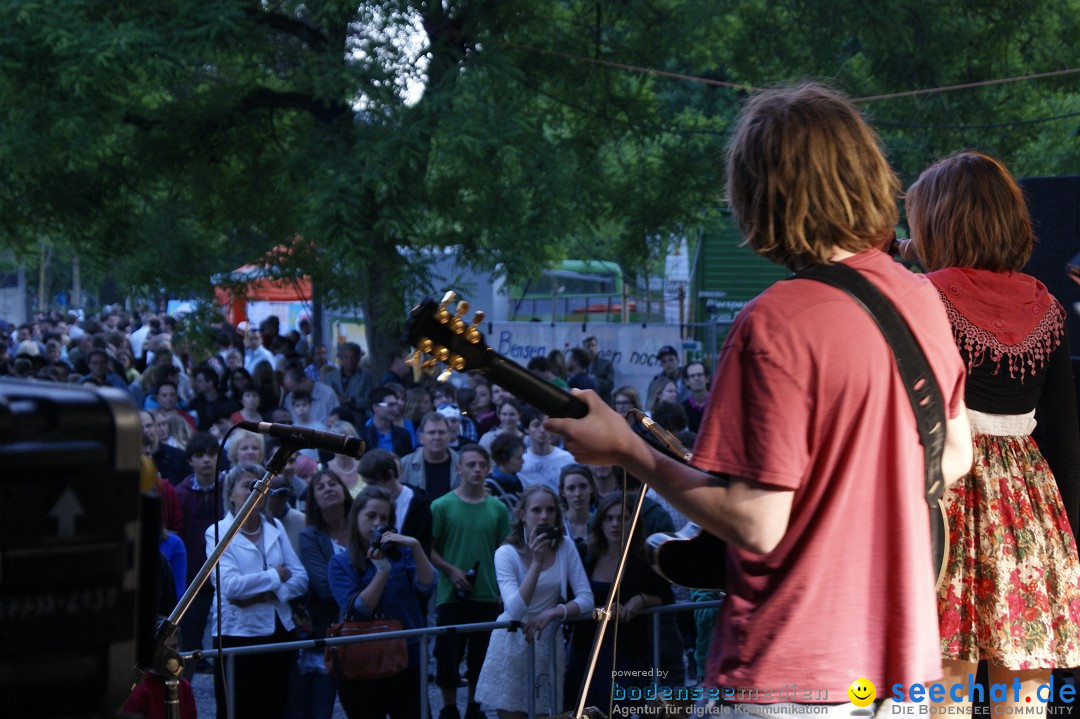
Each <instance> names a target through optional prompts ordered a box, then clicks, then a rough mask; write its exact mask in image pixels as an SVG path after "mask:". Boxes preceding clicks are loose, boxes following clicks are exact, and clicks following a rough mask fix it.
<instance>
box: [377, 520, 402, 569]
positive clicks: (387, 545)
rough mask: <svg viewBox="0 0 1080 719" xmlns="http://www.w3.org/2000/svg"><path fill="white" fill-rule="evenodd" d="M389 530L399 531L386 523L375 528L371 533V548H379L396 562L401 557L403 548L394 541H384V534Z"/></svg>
mask: <svg viewBox="0 0 1080 719" xmlns="http://www.w3.org/2000/svg"><path fill="white" fill-rule="evenodd" d="M387 532H397V530H396V529H394V528H393V527H388V526H386V525H385V524H382V525H379V526H378V527H375V530H374V531H373V532H372V533H371V548H372V549H377V550H379V551H380V552H382V553H383V554H384V555H385V556H386V558H387V559H389V560H390V561H392V562H396V561H398V560H399V559H401V548H400V547H398V546H397V545H396V544H394V543H393V542H384V541H383V535H384V534H386V533H387Z"/></svg>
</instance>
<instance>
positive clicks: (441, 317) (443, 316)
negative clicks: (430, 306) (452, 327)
mask: <svg viewBox="0 0 1080 719" xmlns="http://www.w3.org/2000/svg"><path fill="white" fill-rule="evenodd" d="M456 298H457V295H456V294H455V293H454V291H453V290H450V291H449V292H447V293H446V294H445V295H443V298H442V300H441V301H440V302H439V309H437V310H436V311H435V319H436V320H438V321H439V322H442V323H443V324H444V325H445V324H449V323H450V310H448V309H446V308H447V306H449V304H450V303H451V302H453V301H454V300H455V299H456Z"/></svg>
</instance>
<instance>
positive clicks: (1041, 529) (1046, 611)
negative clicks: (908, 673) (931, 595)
mask: <svg viewBox="0 0 1080 719" xmlns="http://www.w3.org/2000/svg"><path fill="white" fill-rule="evenodd" d="M974 442H975V465H974V469H973V471H972V472H971V474H969V475H967V476H966V477H964V478H963V479H961V480H959V481H957V482H956V483H955V484H954V485H953V486H952V487H950V488H949V489H948V490H947V491H946V492H945V496H944V499H945V510H946V516H947V517H948V520H949V556H948V558H947V560H946V562H947V566H946V568H945V577H944V579H943V581H942V583H941V586H940V587H939V588H938V617H939V618H940V632H941V655H942V657H944V658H945V659H954V660H961V661H971V662H974V661H979V660H980V659H986V660H988V661H990V662H992V663H994V664H997V665H1000V666H1002V667H1004V668H1006V669H1012V670H1019V669H1039V668H1043V669H1048V668H1054V667H1075V666H1080V561H1078V560H1077V553H1076V541H1075V539H1074V538H1073V533H1072V529H1071V528H1070V527H1069V520H1068V517H1067V516H1066V514H1065V509H1064V506H1063V505H1062V502H1061V494H1060V493H1059V492H1058V488H1057V484H1056V483H1055V481H1054V475H1053V474H1052V473H1051V472H1050V469H1049V467H1047V465H1046V460H1044V459H1043V456H1042V453H1041V452H1040V451H1039V448H1038V447H1037V446H1036V445H1035V442H1034V441H1033V440H1032V439H1031V437H1029V436H1000V435H987V434H976V435H975V440H974Z"/></svg>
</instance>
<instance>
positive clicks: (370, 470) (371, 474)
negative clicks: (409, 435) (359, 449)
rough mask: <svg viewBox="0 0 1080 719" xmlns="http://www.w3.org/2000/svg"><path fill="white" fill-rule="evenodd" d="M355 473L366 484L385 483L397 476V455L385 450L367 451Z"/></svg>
mask: <svg viewBox="0 0 1080 719" xmlns="http://www.w3.org/2000/svg"><path fill="white" fill-rule="evenodd" d="M356 471H357V472H358V473H359V474H360V476H361V477H363V478H364V479H365V480H367V481H368V482H385V481H387V480H390V479H396V478H397V476H398V465H397V455H395V454H394V453H393V452H388V451H387V450H385V449H377V448H376V449H369V450H368V451H367V452H365V453H364V456H363V457H361V458H360V463H359V465H357V468H356Z"/></svg>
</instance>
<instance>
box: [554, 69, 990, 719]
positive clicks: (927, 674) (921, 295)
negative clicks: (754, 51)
mask: <svg viewBox="0 0 1080 719" xmlns="http://www.w3.org/2000/svg"><path fill="white" fill-rule="evenodd" d="M727 176H728V194H729V201H730V203H731V206H732V208H733V210H734V213H735V215H736V217H737V218H738V221H739V226H740V228H741V230H742V232H743V234H744V235H745V237H746V239H747V241H748V243H749V244H750V245H751V247H753V248H754V250H755V251H757V252H758V253H759V254H761V255H763V256H765V257H766V258H768V259H770V260H772V261H774V262H777V263H780V264H784V265H786V266H788V267H790V268H792V269H799V268H801V267H804V266H807V265H809V264H813V263H830V262H842V263H844V264H846V265H848V266H849V267H852V268H854V269H855V270H857V271H858V272H860V273H861V274H862V275H863V276H864V277H866V278H867V279H869V280H870V281H871V282H872V283H873V284H874V285H875V286H876V287H877V288H878V289H880V290H881V291H882V292H883V293H884V294H885V295H886V296H887V297H888V298H889V299H890V300H891V301H892V302H893V303H894V304H895V305H896V306H897V307H898V309H899V311H900V313H901V314H902V315H903V316H904V318H905V319H906V320H907V322H908V324H909V325H910V326H911V328H912V331H913V332H914V333H915V335H916V338H917V339H918V341H919V344H920V346H921V347H922V349H923V351H924V352H925V354H926V356H927V359H928V361H929V363H930V366H931V368H932V370H933V372H934V374H935V376H936V378H937V380H938V383H939V385H940V387H941V391H942V394H943V395H944V399H945V402H946V405H947V407H946V414H947V416H948V417H949V419H948V421H947V427H946V433H947V437H946V442H945V445H946V446H945V451H944V456H943V459H942V470H943V473H944V476H945V478H946V479H947V480H948V481H950V482H951V481H953V480H955V479H956V478H958V477H960V476H962V475H963V474H964V473H965V472H966V471H967V470H968V469H969V467H970V466H971V461H972V455H971V438H970V434H969V431H968V426H967V418H966V414H965V408H964V403H963V394H964V392H963V388H964V367H963V365H962V364H961V362H960V358H959V356H958V354H957V352H956V349H955V345H954V343H953V340H952V337H951V333H950V330H949V326H948V323H947V322H946V318H945V313H944V311H943V308H942V305H941V302H940V301H939V299H938V297H937V293H936V291H935V290H934V288H933V287H932V286H931V285H930V284H929V283H928V282H926V281H925V280H923V279H922V278H921V277H918V276H916V275H914V274H912V273H910V272H908V271H907V270H906V269H904V268H903V267H902V266H901V265H899V264H897V263H895V262H893V261H892V259H891V258H890V257H889V256H888V255H887V254H885V253H884V252H881V251H880V250H879V249H878V248H879V247H882V246H883V245H885V244H886V242H887V240H888V239H889V238H891V233H892V230H893V228H894V226H895V224H896V222H897V208H896V197H897V196H898V194H899V183H898V180H897V178H896V176H895V175H894V173H893V172H892V171H891V169H890V168H889V166H888V164H887V162H886V160H885V158H884V156H883V155H882V153H881V151H880V149H879V148H878V145H877V141H876V138H875V135H874V133H873V131H872V130H871V129H870V128H869V127H868V126H867V125H866V124H865V123H864V122H863V121H862V119H861V118H860V116H859V114H858V112H857V111H856V110H855V108H854V107H853V106H852V105H851V103H850V102H848V101H847V100H846V99H844V98H843V97H841V96H840V95H839V94H837V93H836V92H835V91H833V90H831V89H828V88H825V87H822V86H820V85H815V84H806V85H800V86H797V87H793V88H784V89H778V90H770V91H766V92H763V93H760V94H758V95H756V96H754V97H752V98H751V99H750V100H749V102H748V103H747V105H746V107H745V108H744V110H743V112H742V114H741V116H740V119H739V122H738V126H737V128H736V130H735V133H734V135H733V139H732V144H731V147H730V149H729V153H728V161H727ZM577 395H578V397H579V398H580V399H582V400H584V401H585V402H586V403H587V405H588V415H587V416H586V417H585V418H584V419H580V420H573V419H549V420H548V422H547V426H548V427H550V429H551V430H552V431H553V432H556V433H558V434H560V435H562V436H563V437H564V438H565V440H566V445H567V448H568V449H569V450H570V451H571V452H573V454H574V456H575V457H577V458H578V459H579V460H580V461H583V462H588V463H590V464H607V463H610V464H617V465H621V466H623V467H625V468H626V469H627V470H628V471H630V472H631V473H632V474H634V475H636V476H638V477H641V478H642V479H643V480H645V481H647V482H649V483H650V484H651V485H652V486H653V487H655V488H656V489H657V490H658V491H659V492H660V493H661V494H663V495H664V496H665V497H667V499H668V500H669V501H670V502H671V503H672V504H673V505H674V506H675V507H676V508H677V509H679V510H680V511H682V512H683V513H685V514H686V515H687V516H688V517H689V518H690V519H691V520H693V521H694V522H697V523H698V524H700V525H701V526H702V527H703V528H704V529H705V530H706V531H708V532H710V533H712V534H715V535H717V536H719V537H721V538H722V539H724V540H726V541H727V542H728V545H727V555H728V556H727V558H726V559H727V567H728V569H727V585H726V591H727V601H726V603H725V605H724V607H723V613H722V616H721V617H720V618H719V620H718V622H717V627H718V629H717V633H716V635H715V637H714V640H713V643H712V649H711V653H710V657H709V664H708V669H707V672H706V683H707V684H709V685H711V686H715V687H721V688H722V690H721V691H720V695H721V697H722V699H723V700H724V701H725V702H726V703H728V704H730V705H732V706H731V707H729V708H728V710H727V711H728V712H729V713H736V714H743V715H746V716H753V715H761V714H763V713H765V714H768V715H769V716H773V715H777V714H787V713H789V712H790V713H802V712H803V711H805V710H803V709H800V708H799V707H798V706H792V707H790V708H785V707H778V706H775V705H777V704H782V703H791V704H793V705H797V704H819V705H828V706H826V707H818V709H817V710H816V711H817V712H824V713H826V714H828V715H830V716H844V717H848V716H850V712H851V710H852V709H853V705H852V704H851V703H850V702H849V701H848V693H847V691H848V688H849V686H851V685H852V684H853V682H855V681H856V680H857V679H860V678H866V679H869V680H870V681H871V682H873V683H874V685H876V687H877V696H878V697H879V698H880V697H884V696H887V695H888V693H889V688H890V687H891V686H892V685H893V684H896V683H903V684H904V685H905V686H910V685H911V684H914V683H917V682H926V681H929V680H934V679H937V678H939V677H941V675H942V671H941V661H940V658H939V649H938V622H937V613H936V607H935V598H934V577H933V573H932V567H931V561H930V535H929V529H928V524H929V522H928V520H927V505H926V501H925V486H926V482H925V472H924V465H923V454H922V450H921V447H920V444H919V436H918V432H917V425H916V420H915V416H914V412H913V411H912V407H911V404H910V402H909V399H908V396H907V395H906V394H905V390H904V387H903V384H902V382H901V379H900V376H899V374H898V372H897V369H896V362H895V360H894V357H893V353H892V350H891V349H890V347H889V345H888V344H887V343H886V341H885V339H884V337H883V335H882V333H881V331H880V330H879V329H878V328H877V326H876V325H875V324H874V323H873V321H872V320H871V319H870V317H869V315H868V314H867V313H866V311H865V310H864V309H862V308H861V307H859V306H858V305H856V303H855V302H853V301H852V299H851V298H850V297H848V296H847V295H846V294H845V293H844V292H843V291H841V290H839V289H836V288H833V287H830V286H827V285H824V284H822V283H819V282H815V281H810V280H806V279H795V280H792V281H787V282H778V283H777V284H775V285H774V286H773V287H771V288H770V289H768V290H767V291H765V292H764V293H763V294H762V295H761V296H759V297H758V298H757V299H756V300H754V301H753V302H751V303H750V304H749V305H748V306H747V307H746V309H745V310H744V311H743V312H742V313H741V314H740V315H739V317H738V319H737V320H736V322H735V324H734V326H733V327H732V329H731V333H730V335H729V336H728V339H727V341H726V343H725V345H724V348H723V350H722V351H721V354H720V358H719V361H718V364H717V368H716V373H715V378H714V381H713V387H712V390H711V392H710V395H709V399H708V402H707V405H706V408H705V411H704V417H703V420H702V425H701V431H700V433H699V435H698V438H697V442H696V445H695V447H694V456H693V460H692V465H693V466H688V465H685V464H681V463H679V462H678V461H676V460H674V459H671V458H669V457H667V456H665V455H662V454H660V453H659V452H656V451H655V450H653V449H651V448H650V447H648V446H647V445H646V444H645V443H643V442H641V441H640V440H639V439H638V437H637V436H636V435H635V434H634V433H633V432H632V431H631V429H630V428H629V427H628V426H627V424H626V423H625V421H624V420H623V419H622V417H620V416H619V415H617V414H615V412H613V411H612V410H611V409H610V408H609V407H608V406H607V405H605V404H604V403H603V402H602V401H601V400H600V398H599V397H598V396H596V395H595V394H593V393H590V392H579V393H577ZM707 561H710V558H709V557H702V562H707ZM765 704H771V705H774V706H771V707H762V706H761V705H765ZM860 706H862V704H860Z"/></svg>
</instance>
